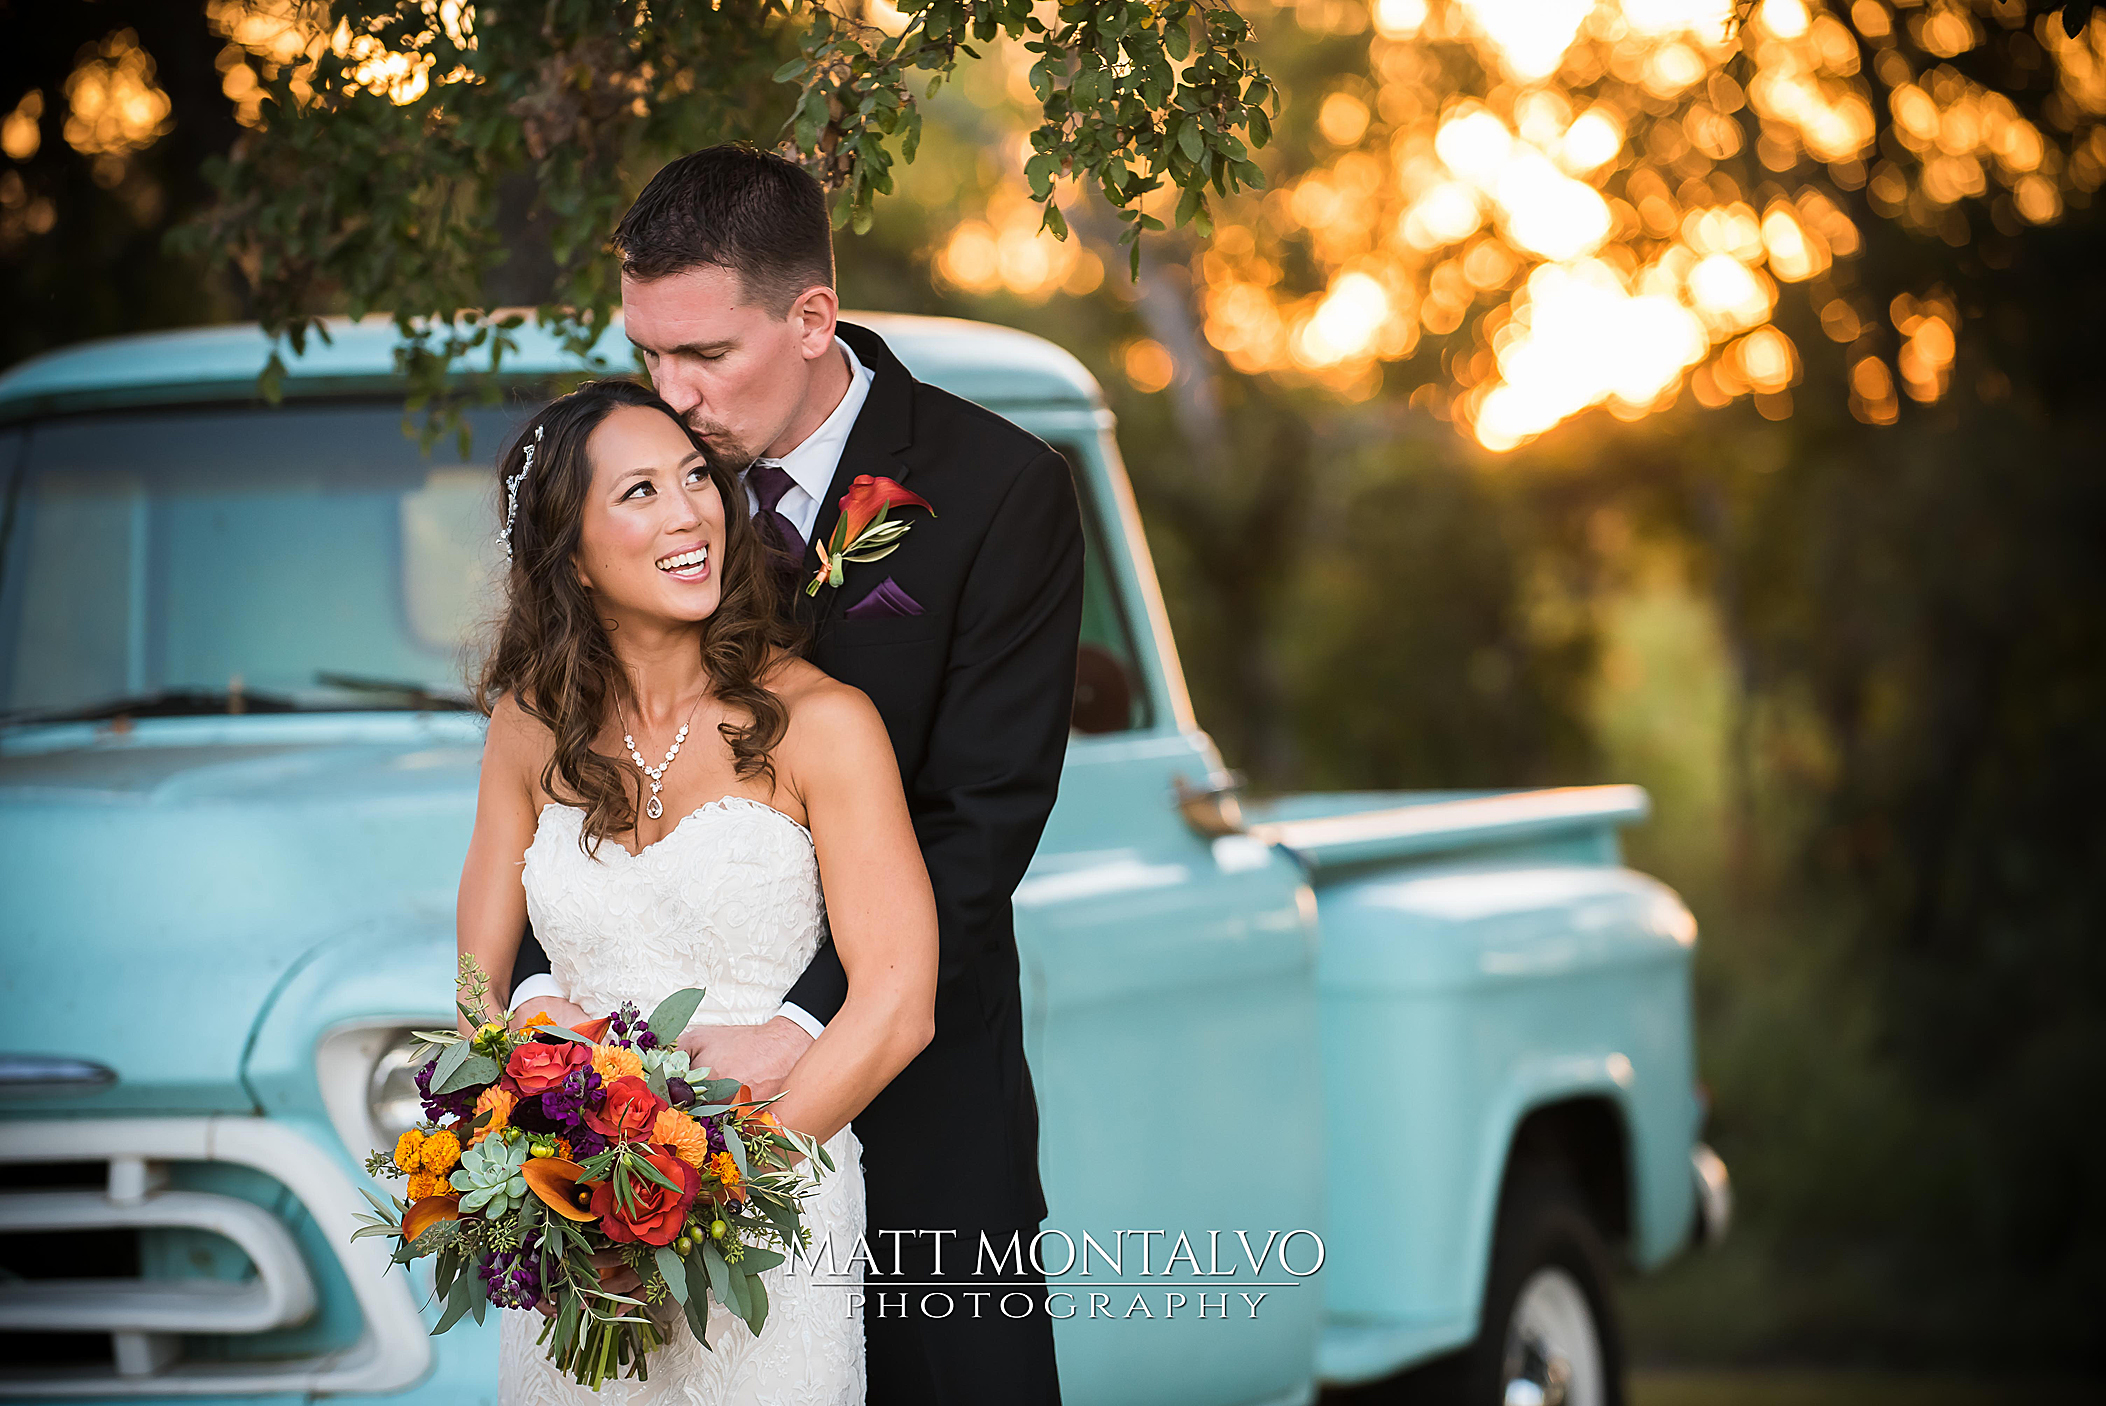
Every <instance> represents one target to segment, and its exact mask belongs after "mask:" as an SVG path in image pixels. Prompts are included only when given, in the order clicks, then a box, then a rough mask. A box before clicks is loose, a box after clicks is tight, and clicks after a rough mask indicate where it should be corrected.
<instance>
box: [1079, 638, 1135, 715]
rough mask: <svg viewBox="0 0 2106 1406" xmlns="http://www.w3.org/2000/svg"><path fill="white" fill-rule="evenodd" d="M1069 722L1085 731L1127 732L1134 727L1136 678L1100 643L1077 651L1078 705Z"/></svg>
mask: <svg viewBox="0 0 2106 1406" xmlns="http://www.w3.org/2000/svg"><path fill="white" fill-rule="evenodd" d="M1068 724H1069V726H1071V727H1073V728H1074V729H1075V731H1077V732H1082V733H1097V732H1124V731H1126V729H1128V728H1129V727H1132V726H1133V680H1132V679H1131V678H1130V677H1128V675H1127V673H1126V666H1125V665H1124V664H1122V663H1120V662H1119V657H1118V656H1117V655H1116V654H1113V653H1112V652H1111V651H1110V650H1108V649H1106V648H1105V647H1104V646H1103V645H1101V644H1085V645H1082V646H1081V647H1080V648H1078V649H1077V650H1076V651H1075V707H1074V710H1073V711H1072V712H1071V713H1070V714H1069V715H1068Z"/></svg>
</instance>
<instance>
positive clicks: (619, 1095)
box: [585, 1075, 666, 1142]
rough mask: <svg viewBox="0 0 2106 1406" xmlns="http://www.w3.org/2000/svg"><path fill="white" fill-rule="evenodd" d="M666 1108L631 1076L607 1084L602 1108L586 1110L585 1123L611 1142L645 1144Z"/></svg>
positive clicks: (641, 1081) (646, 1086) (662, 1100)
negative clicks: (653, 1126) (643, 1142)
mask: <svg viewBox="0 0 2106 1406" xmlns="http://www.w3.org/2000/svg"><path fill="white" fill-rule="evenodd" d="M665 1107H666V1102H665V1100H664V1099H662V1098H660V1097H659V1096H658V1095H657V1094H654V1093H652V1092H651V1086H650V1085H649V1084H646V1083H645V1082H644V1081H643V1080H641V1079H638V1078H636V1077H635V1076H634V1075H631V1076H630V1077H628V1078H625V1079H615V1080H612V1081H610V1082H609V1083H608V1085H607V1087H606V1090H605V1092H604V1096H603V1097H602V1098H601V1099H600V1106H599V1107H598V1108H597V1109H591V1108H588V1109H586V1110H585V1122H586V1125H587V1126H589V1127H590V1128H591V1129H592V1130H593V1131H594V1132H596V1133H598V1134H599V1135H600V1136H601V1137H604V1138H606V1139H607V1140H608V1141H610V1142H642V1141H643V1140H644V1139H646V1138H648V1137H649V1136H650V1135H651V1125H652V1124H654V1123H656V1122H657V1121H658V1115H659V1113H660V1112H661V1111H663V1110H664V1109H665Z"/></svg>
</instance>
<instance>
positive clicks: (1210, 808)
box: [1170, 771, 1247, 840]
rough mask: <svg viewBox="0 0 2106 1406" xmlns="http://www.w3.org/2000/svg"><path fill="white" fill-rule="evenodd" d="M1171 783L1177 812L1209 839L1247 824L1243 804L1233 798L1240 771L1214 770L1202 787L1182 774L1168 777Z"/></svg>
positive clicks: (1239, 786)
mask: <svg viewBox="0 0 2106 1406" xmlns="http://www.w3.org/2000/svg"><path fill="white" fill-rule="evenodd" d="M1170 785H1171V786H1172V788H1174V789H1175V791H1176V793H1177V809H1178V813H1179V814H1180V815H1182V816H1184V818H1185V823H1186V824H1187V825H1189V826H1191V827H1192V828H1193V829H1194V830H1195V831H1197V832H1198V833H1199V834H1201V835H1204V836H1206V837H1207V838H1208V839H1210V840H1212V839H1219V838H1220V837H1221V836H1223V835H1240V834H1242V833H1244V831H1245V829H1246V828H1247V827H1246V826H1245V825H1244V823H1243V805H1242V803H1241V802H1240V801H1238V800H1237V799H1236V793H1237V792H1238V791H1240V790H1241V789H1243V776H1242V774H1241V773H1240V772H1234V771H1216V772H1213V773H1211V774H1209V775H1208V777H1207V779H1206V785H1205V787H1204V788H1202V787H1197V786H1194V785H1193V784H1192V783H1191V782H1189V781H1187V780H1185V778H1184V777H1183V776H1173V777H1171V778H1170Z"/></svg>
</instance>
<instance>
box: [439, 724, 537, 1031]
mask: <svg viewBox="0 0 2106 1406" xmlns="http://www.w3.org/2000/svg"><path fill="white" fill-rule="evenodd" d="M532 727H533V724H532V723H531V721H530V720H529V719H528V718H527V717H526V715H525V714H524V713H522V712H521V711H520V710H519V706H518V705H517V704H516V703H514V702H513V701H512V699H511V698H510V697H509V696H507V697H505V698H503V699H501V700H500V701H499V702H498V705H497V708H496V711H495V712H493V713H492V714H491V717H490V729H489V731H488V733H487V734H486V735H485V736H484V739H483V773H482V781H481V784H480V785H479V786H478V787H477V790H476V797H475V833H474V834H473V835H472V836H471V837H470V838H469V840H468V861H467V863H465V864H463V865H462V866H461V891H460V896H459V899H458V900H457V902H456V904H455V907H454V937H455V941H456V943H457V944H458V945H459V948H460V952H461V955H462V956H464V957H473V958H474V959H475V961H476V963H477V965H479V966H480V967H481V968H482V969H483V971H484V973H485V974H486V975H488V976H489V977H490V982H491V984H490V993H489V997H488V999H487V1001H486V1005H487V1007H488V1011H489V1015H488V1018H489V1019H492V1020H496V1019H500V1018H502V1017H503V1015H504V1011H505V1007H506V1005H507V1004H509V995H510V993H509V992H508V991H507V990H506V989H505V986H504V984H503V983H504V982H506V981H507V980H508V979H509V974H510V973H511V970H512V958H513V956H514V954H516V953H517V952H518V950H519V935H520V933H521V932H523V931H524V930H525V928H526V920H527V911H526V889H525V888H523V887H522V886H521V884H520V882H519V866H520V864H521V862H522V861H523V859H524V857H525V855H526V851H527V846H528V845H529V844H531V843H533V839H534V819H535V817H534V799H533V793H532V791H531V790H530V788H529V784H528V777H529V776H530V775H532V771H531V769H530V766H531V762H532V755H531V753H532V737H531V736H530V730H531V729H532ZM466 1024H467V1023H466V1022H465V1021H463V1022H462V1026H463V1033H464V1034H465V1033H467V1031H466Z"/></svg>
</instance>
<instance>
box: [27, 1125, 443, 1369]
mask: <svg viewBox="0 0 2106 1406" xmlns="http://www.w3.org/2000/svg"><path fill="white" fill-rule="evenodd" d="M364 1209H366V1206H365V1202H364V1200H363V1198H362V1197H361V1196H360V1195H359V1193H358V1191H357V1189H356V1187H354V1186H353V1184H352V1182H351V1180H350V1178H349V1177H348V1176H346V1175H345V1173H344V1172H343V1170H342V1169H341V1168H340V1167H338V1166H337V1164H336V1163H335V1162H334V1161H333V1160H332V1159H331V1158H330V1157H329V1156H328V1155H327V1154H325V1153H324V1152H323V1151H322V1150H321V1149H320V1148H318V1147H316V1146H315V1145H314V1144H313V1143H311V1142H309V1141H307V1140H306V1139H305V1138H303V1137H301V1136H300V1135H299V1134H298V1133H297V1132H295V1131H293V1130H292V1129H291V1128H289V1127H287V1126H285V1125H283V1124H279V1123H274V1122H272V1121H270V1120H268V1119H262V1118H238V1117H213V1118H103V1119H63V1120H61V1119H54V1120H49V1121H38V1122H5V1123H0V1270H4V1272H0V1360H4V1361H5V1362H6V1363H7V1364H8V1365H6V1366H5V1367H0V1398H8V1397H12V1398H17V1399H19V1398H25V1397H35V1398H39V1399H50V1398H54V1397H71V1396H109V1395H122V1396H152V1395H206V1394H210V1395H227V1394H237V1393H238V1394H249V1393H256V1394H261V1393H284V1392H319V1391H330V1392H344V1391H370V1392H379V1391H389V1390H394V1389H397V1388H400V1387H403V1386H407V1385H409V1384H410V1383H412V1382H414V1381H416V1380H417V1379H418V1378H419V1377H420V1376H422V1375H423V1373H424V1372H425V1371H426V1369H427V1368H428V1367H429V1365H430V1362H431V1348H430V1343H429V1340H428V1339H427V1338H426V1336H425V1329H424V1324H423V1323H422V1321H421V1320H420V1317H419V1315H418V1313H417V1310H416V1306H415V1303H414V1301H413V1300H412V1298H411V1293H410V1289H409V1285H408V1281H407V1280H406V1278H405V1277H404V1276H403V1275H401V1274H399V1273H398V1274H393V1275H388V1274H386V1273H385V1271H386V1269H387V1264H388V1256H387V1251H386V1250H385V1249H384V1248H382V1247H381V1246H380V1244H379V1243H378V1242H376V1241H373V1240H364V1241H360V1242H359V1243H358V1244H356V1245H353V1244H351V1243H350V1236H351V1232H352V1230H353V1229H354V1228H355V1225H356V1221H355V1219H354V1217H355V1216H356V1214H357V1213H358V1212H359V1211H361V1210H364Z"/></svg>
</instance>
